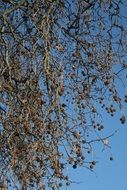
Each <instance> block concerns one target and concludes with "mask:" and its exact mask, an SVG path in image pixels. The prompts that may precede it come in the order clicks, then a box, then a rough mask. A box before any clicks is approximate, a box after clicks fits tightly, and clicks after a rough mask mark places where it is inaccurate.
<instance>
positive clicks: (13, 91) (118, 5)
mask: <svg viewBox="0 0 127 190" xmlns="http://www.w3.org/2000/svg"><path fill="white" fill-rule="evenodd" d="M125 3H126V1H121V0H95V1H93V0H89V1H88V0H84V1H83V0H74V1H73V0H21V1H17V0H14V1H12V0H1V1H0V47H1V48H0V122H1V124H0V163H1V169H0V176H1V178H0V179H1V181H0V182H1V186H2V187H3V188H6V189H9V188H11V187H9V186H12V187H13V189H35V188H36V189H39V190H41V189H46V186H47V187H49V188H51V189H53V190H55V189H59V188H60V187H61V186H62V185H63V184H64V183H65V184H66V185H67V186H68V185H70V183H71V179H69V176H66V175H65V172H64V169H65V168H66V166H67V165H68V164H71V165H72V167H73V168H74V169H75V168H77V167H78V166H85V167H86V168H89V169H90V170H92V169H93V167H94V166H95V164H96V160H89V156H88V155H89V154H90V153H91V152H92V151H93V144H94V143H96V142H98V143H101V144H102V145H103V146H104V148H110V147H109V143H108V138H110V137H111V136H113V135H114V133H115V132H114V133H113V134H109V136H107V137H103V132H101V131H103V130H104V129H105V128H104V124H103V117H102V115H103V114H101V111H100V110H102V109H103V110H104V111H106V112H107V113H109V115H111V116H114V114H115V112H117V111H119V110H121V112H122V114H121V116H120V121H121V123H122V124H124V123H125V121H126V118H125V114H124V112H123V108H124V104H125V103H126V102H127V94H124V95H123V93H121V92H119V88H118V82H119V83H120V85H121V88H120V90H121V89H123V92H124V90H125V86H126V78H125V77H123V73H125V71H126V69H127V64H126V53H127V38H126V32H127V28H126V22H127V19H126V15H124V13H123V11H124V10H125V8H126V4H125ZM124 102H125V103H124ZM112 159H113V158H112V157H110V160H112Z"/></svg>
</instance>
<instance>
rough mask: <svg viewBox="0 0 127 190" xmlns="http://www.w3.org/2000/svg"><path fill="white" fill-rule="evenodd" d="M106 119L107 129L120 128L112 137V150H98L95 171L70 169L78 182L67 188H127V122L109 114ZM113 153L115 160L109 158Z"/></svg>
mask: <svg viewBox="0 0 127 190" xmlns="http://www.w3.org/2000/svg"><path fill="white" fill-rule="evenodd" d="M104 120H105V125H107V131H109V130H111V131H113V130H115V129H119V131H118V132H117V133H116V134H115V136H113V137H112V138H111V139H110V145H111V146H112V148H111V150H110V151H104V152H102V151H98V152H97V154H96V155H97V159H98V161H99V162H98V164H97V165H96V167H95V169H94V173H93V172H91V171H89V170H87V169H85V168H77V169H76V170H74V169H68V173H69V174H70V175H71V177H72V178H73V180H74V181H76V182H77V184H76V183H74V184H72V185H71V186H70V187H69V188H67V189H68V190H77V189H80V190H84V189H87V190H93V189H94V190H101V189H103V190H107V189H112V190H120V189H122V190H127V164H126V163H127V143H126V139H127V124H125V125H121V124H120V122H119V119H118V118H110V117H107V116H105V118H104ZM109 128H110V129H109ZM111 155H112V156H113V158H114V160H113V161H110V160H109V157H110V156H111ZM78 182H79V183H78Z"/></svg>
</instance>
